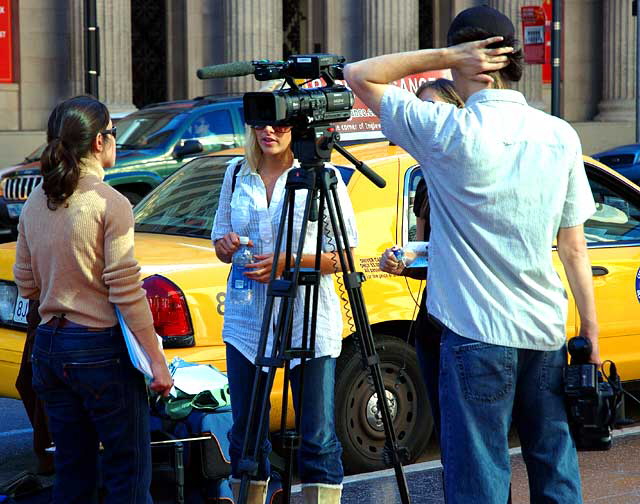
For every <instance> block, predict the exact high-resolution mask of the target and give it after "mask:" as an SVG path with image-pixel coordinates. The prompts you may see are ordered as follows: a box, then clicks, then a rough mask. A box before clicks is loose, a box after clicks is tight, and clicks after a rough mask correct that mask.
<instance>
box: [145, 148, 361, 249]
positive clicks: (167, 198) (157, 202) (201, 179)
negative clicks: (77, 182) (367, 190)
mask: <svg viewBox="0 0 640 504" xmlns="http://www.w3.org/2000/svg"><path fill="white" fill-rule="evenodd" d="M231 159H234V156H211V157H201V158H197V159H194V160H193V161H191V162H189V163H187V164H186V165H184V166H183V167H182V168H181V169H180V170H178V171H177V172H176V173H174V174H173V175H172V176H171V177H169V178H168V179H167V180H165V181H164V182H163V183H162V184H160V185H159V186H158V187H157V188H156V189H155V190H154V191H153V192H151V194H149V196H147V197H146V198H145V199H144V200H143V201H141V202H140V203H139V204H138V205H137V206H136V207H135V209H134V217H135V220H136V231H140V232H144V233H160V234H173V235H176V234H177V235H181V236H196V237H200V238H209V236H210V235H211V228H212V227H213V217H214V215H215V212H216V209H217V208H218V199H219V198H220V189H221V188H222V181H223V180H224V174H225V171H226V169H227V164H228V162H229V161H230V160H231ZM336 168H338V170H340V173H341V174H342V179H343V180H344V183H345V184H347V183H348V182H349V179H350V178H351V175H352V174H353V172H354V170H353V169H352V168H348V167H345V166H336Z"/></svg>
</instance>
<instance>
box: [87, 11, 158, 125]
mask: <svg viewBox="0 0 640 504" xmlns="http://www.w3.org/2000/svg"><path fill="white" fill-rule="evenodd" d="M97 6H98V26H99V27H100V79H99V84H98V89H99V93H100V101H102V102H103V103H104V104H105V105H107V107H108V108H109V111H110V112H111V113H112V114H113V113H118V112H121V113H122V112H131V111H133V110H135V109H136V107H135V106H134V105H133V88H132V80H133V78H132V70H131V0H98V2H97ZM82 26H84V20H83V24H82ZM149 36H151V37H152V36H153V34H149Z"/></svg>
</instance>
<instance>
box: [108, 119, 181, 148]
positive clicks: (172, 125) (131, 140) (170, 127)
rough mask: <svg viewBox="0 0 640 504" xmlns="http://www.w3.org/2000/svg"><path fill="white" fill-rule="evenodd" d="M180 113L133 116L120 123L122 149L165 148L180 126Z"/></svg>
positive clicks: (119, 139) (119, 145)
mask: <svg viewBox="0 0 640 504" xmlns="http://www.w3.org/2000/svg"><path fill="white" fill-rule="evenodd" d="M180 115H181V114H180V112H178V111H167V110H164V111H161V112H160V111H159V112H158V113H153V114H149V113H145V114H140V115H138V114H131V115H129V116H127V117H124V118H122V119H120V120H119V121H118V126H117V127H118V140H117V146H118V148H120V149H154V148H160V147H162V146H164V145H165V144H166V143H167V141H168V140H169V138H171V137H172V136H173V134H174V132H175V130H176V128H178V127H179V124H180V118H179V116H180Z"/></svg>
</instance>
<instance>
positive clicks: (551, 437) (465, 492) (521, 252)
mask: <svg viewBox="0 0 640 504" xmlns="http://www.w3.org/2000/svg"><path fill="white" fill-rule="evenodd" d="M514 45H515V29H514V26H513V24H512V23H511V21H510V20H509V19H508V18H507V17H506V16H504V15H503V14H502V13H500V12H499V11H497V10H495V9H492V8H490V7H474V8H471V9H467V10H465V11H463V12H461V13H460V14H459V15H458V16H457V17H456V18H455V19H454V21H453V22H452V24H451V27H450V29H449V32H448V47H447V48H444V49H427V50H419V51H413V52H407V53H401V54H392V55H385V56H379V57H376V58H371V59H368V60H365V61H361V62H357V63H354V64H351V65H348V66H347V67H346V68H345V78H346V80H347V82H348V83H349V85H350V86H351V88H352V89H353V90H354V91H355V93H356V94H357V95H358V96H359V97H360V98H361V99H362V100H363V101H364V102H365V103H366V104H367V105H368V106H369V107H370V108H371V109H372V110H373V111H374V112H375V113H376V114H378V115H379V116H380V119H381V123H382V128H383V131H384V133H385V134H386V136H387V137H388V138H389V139H390V140H392V141H394V142H395V143H397V144H398V145H401V146H402V147H404V148H405V149H406V150H407V151H408V152H409V153H411V154H412V155H413V156H414V157H415V158H416V159H417V160H418V161H419V162H420V163H421V166H422V170H423V173H424V175H425V178H426V181H427V186H428V187H429V199H430V204H431V226H432V230H431V243H430V253H429V263H430V267H429V278H428V284H429V299H428V310H429V313H430V314H431V315H432V316H434V317H435V318H437V319H438V320H439V321H440V322H441V323H442V324H443V325H444V327H445V330H444V332H443V335H442V347H441V371H440V373H441V374H440V401H441V408H442V411H441V419H442V434H441V446H442V458H443V465H444V472H445V489H446V498H447V502H448V503H449V504H451V503H458V502H459V503H465V504H467V503H469V502H483V503H484V502H487V503H498V504H500V503H504V502H506V501H507V498H508V494H509V480H510V471H511V470H510V465H509V451H508V449H509V447H508V432H509V427H510V425H511V422H512V421H513V423H514V424H515V425H516V427H517V429H518V433H519V436H520V442H521V445H522V454H523V457H524V460H525V463H526V464H527V470H528V474H529V482H530V494H531V502H558V503H568V502H571V503H580V502H582V497H581V490H580V474H579V471H578V464H577V454H576V450H575V445H574V443H573V440H572V439H571V436H570V433H569V428H568V424H567V416H566V410H565V406H564V395H563V387H562V373H563V367H564V365H565V363H566V350H565V337H566V336H565V322H566V317H567V295H566V292H565V290H564V287H563V285H562V283H561V281H560V279H559V277H558V275H557V273H556V272H555V270H554V267H553V264H552V254H551V250H552V246H553V244H554V241H555V242H556V243H557V248H558V254H559V257H560V260H561V261H562V264H563V266H564V269H565V272H566V275H567V279H568V281H569V285H570V288H571V290H572V292H573V295H574V298H575V300H576V305H577V309H578V312H579V314H580V322H581V323H580V334H581V335H582V336H585V337H587V338H589V339H590V340H591V343H592V346H593V352H592V355H591V360H592V362H594V363H598V364H599V363H600V357H599V352H598V339H597V338H598V325H597V321H596V311H595V303H594V293H593V283H592V278H591V266H590V262H589V258H588V255H587V249H586V242H585V238H584V231H583V223H584V222H585V221H586V219H587V218H588V217H589V216H590V215H591V214H592V213H593V212H594V211H595V205H594V202H593V197H592V195H591V191H590V188H589V184H588V180H587V177H586V174H585V171H584V165H583V161H582V151H581V146H580V141H579V139H578V136H577V134H576V132H575V131H574V130H573V129H572V128H571V126H569V124H567V123H566V122H564V121H562V120H561V119H558V118H555V117H552V116H550V115H548V114H545V113H543V112H541V111H539V110H536V109H534V108H532V107H529V106H528V105H527V102H526V100H525V98H524V96H522V94H521V93H519V92H517V91H513V90H509V89H505V87H506V85H505V84H506V83H507V82H509V81H518V80H519V79H520V77H521V75H522V66H521V59H522V53H521V51H519V50H515V49H514ZM445 68H450V69H451V72H452V75H453V78H454V82H455V86H456V90H457V91H458V93H459V94H460V95H461V96H462V97H463V99H464V100H465V102H466V103H465V107H464V108H463V109H458V108H457V107H455V106H453V105H449V104H445V103H429V102H422V101H420V100H418V99H417V98H415V97H414V96H413V95H412V94H411V93H408V92H406V91H404V90H402V89H399V88H397V87H395V86H390V85H387V83H389V82H391V81H393V80H397V79H399V78H401V77H404V76H406V75H410V74H413V73H418V72H423V71H427V70H439V69H445Z"/></svg>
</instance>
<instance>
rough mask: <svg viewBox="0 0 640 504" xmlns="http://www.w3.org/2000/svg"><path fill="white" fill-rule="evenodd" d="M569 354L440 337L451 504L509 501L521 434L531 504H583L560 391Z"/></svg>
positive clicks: (444, 438)
mask: <svg viewBox="0 0 640 504" xmlns="http://www.w3.org/2000/svg"><path fill="white" fill-rule="evenodd" d="M565 363H566V350H565V348H564V347H563V348H561V349H560V350H556V351H549V352H544V351H536V350H523V349H517V348H511V347H505V346H498V345H491V344H488V343H482V342H480V341H475V340H471V339H468V338H464V337H462V336H459V335H458V334H456V333H454V332H452V331H451V330H449V329H445V330H444V332H443V334H442V346H441V361H440V408H441V411H442V435H441V444H442V451H443V457H444V459H445V460H446V464H444V473H445V488H446V500H447V503H448V504H455V503H464V504H468V503H469V502H482V503H485V502H486V503H496V504H501V503H503V502H507V499H508V494H509V481H510V477H511V467H510V463H509V444H508V434H509V428H510V425H511V422H512V420H513V423H514V425H515V426H516V428H517V431H518V435H519V437H520V444H521V447H522V456H523V458H524V461H525V464H526V466H527V474H528V476H529V492H530V501H531V502H535V503H557V504H568V503H571V504H580V503H581V502H582V495H581V487H580V472H579V469H578V457H577V453H576V448H575V444H574V442H573V439H572V438H571V435H570V433H569V426H568V424H567V413H566V409H565V402H564V392H563V377H562V376H563V369H564V366H565Z"/></svg>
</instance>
